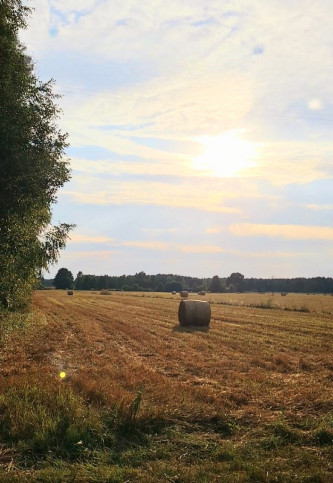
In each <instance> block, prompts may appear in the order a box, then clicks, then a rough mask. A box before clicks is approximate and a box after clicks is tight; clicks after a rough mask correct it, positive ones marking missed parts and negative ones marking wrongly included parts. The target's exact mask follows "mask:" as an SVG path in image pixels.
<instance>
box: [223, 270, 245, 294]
mask: <svg viewBox="0 0 333 483" xmlns="http://www.w3.org/2000/svg"><path fill="white" fill-rule="evenodd" d="M243 282H244V275H242V274H241V273H239V272H234V273H232V274H231V275H230V277H228V278H227V285H228V287H229V288H230V287H232V290H231V291H232V292H243V285H244V284H243Z"/></svg>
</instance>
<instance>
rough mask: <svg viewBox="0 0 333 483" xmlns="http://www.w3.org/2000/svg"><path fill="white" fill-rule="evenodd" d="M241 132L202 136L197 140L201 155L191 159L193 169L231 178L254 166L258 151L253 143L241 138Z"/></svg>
mask: <svg viewBox="0 0 333 483" xmlns="http://www.w3.org/2000/svg"><path fill="white" fill-rule="evenodd" d="M242 132H243V131H242V130H234V131H226V132H224V133H222V134H219V135H218V136H202V137H200V138H197V140H198V141H199V142H200V143H201V144H202V145H203V146H204V151H203V153H202V154H201V155H200V156H198V157H197V158H194V159H193V165H194V168H195V169H198V170H202V171H205V172H206V173H207V174H209V175H212V174H213V175H215V176H219V177H223V178H233V177H237V176H241V175H242V174H245V170H247V169H249V168H253V167H254V166H256V162H255V160H256V158H257V156H258V150H257V146H256V144H255V143H252V142H250V141H247V140H245V139H243V138H242V137H241V133H242Z"/></svg>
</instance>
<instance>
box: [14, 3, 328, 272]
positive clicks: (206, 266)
mask: <svg viewBox="0 0 333 483" xmlns="http://www.w3.org/2000/svg"><path fill="white" fill-rule="evenodd" d="M28 4H29V5H30V6H32V7H34V12H33V14H32V16H31V17H30V19H29V26H28V29H27V30H26V31H24V32H22V34H21V39H22V42H23V43H24V44H25V45H26V46H27V48H28V52H29V54H30V55H31V56H32V57H33V60H34V62H35V65H36V73H37V75H38V77H39V78H40V79H41V80H48V79H50V78H54V79H55V88H54V90H55V91H56V92H57V93H59V94H61V95H62V98H61V99H60V100H59V105H60V106H61V108H62V110H63V113H62V116H61V118H60V119H59V120H58V125H59V126H60V128H61V129H62V130H63V131H65V132H67V133H68V141H69V143H70V147H69V148H68V150H67V155H68V158H70V163H71V168H72V179H71V181H70V182H68V183H66V184H65V185H64V186H63V188H62V189H61V190H60V191H59V193H58V203H57V204H56V205H54V206H53V222H54V223H55V224H57V223H58V222H64V223H75V224H76V225H77V226H76V228H75V230H74V231H73V232H72V233H71V239H70V240H69V242H68V244H67V247H66V249H65V251H63V252H62V253H61V257H60V259H59V262H58V263H57V264H56V265H54V266H53V267H51V268H50V272H49V273H48V274H45V277H46V278H52V277H53V276H54V275H55V274H56V273H57V271H58V270H59V268H62V267H65V268H68V269H69V270H71V271H72V273H73V275H74V277H75V276H76V274H77V272H78V271H82V272H83V273H84V274H95V275H103V274H108V275H122V274H135V273H137V272H140V271H144V272H146V273H147V274H156V273H169V274H171V273H173V274H180V275H189V276H195V277H212V276H213V275H216V274H217V275H219V276H220V277H227V276H229V275H230V274H231V273H232V272H241V273H242V274H243V275H244V276H245V277H246V278H250V277H258V278H259V277H262V278H272V277H276V278H279V277H285V278H291V277H313V276H325V277H328V276H332V275H333V273H332V261H333V243H332V242H333V225H332V221H333V216H332V215H333V199H332V194H333V137H332V131H333V33H332V20H331V19H332V18H333V2H332V1H331V0H321V1H320V2H318V1H315V0H302V2H300V1H299V0H270V1H269V2H267V0H247V1H246V0H242V1H241V0H232V1H231V0H229V1H228V0H224V1H223V2H222V1H221V0H168V1H167V2H166V1H165V0H141V1H138V0H121V1H119V0H80V1H78V0H36V1H31V2H28Z"/></svg>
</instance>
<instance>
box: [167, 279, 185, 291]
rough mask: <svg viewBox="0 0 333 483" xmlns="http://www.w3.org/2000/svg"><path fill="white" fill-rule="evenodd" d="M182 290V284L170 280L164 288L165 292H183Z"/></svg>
mask: <svg viewBox="0 0 333 483" xmlns="http://www.w3.org/2000/svg"><path fill="white" fill-rule="evenodd" d="M182 290H183V286H182V284H181V283H180V282H176V280H168V281H167V283H166V284H165V287H164V291H165V292H181V291H182Z"/></svg>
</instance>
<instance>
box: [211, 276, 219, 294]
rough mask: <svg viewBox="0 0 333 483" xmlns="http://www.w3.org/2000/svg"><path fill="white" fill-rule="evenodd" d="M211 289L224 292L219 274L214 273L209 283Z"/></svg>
mask: <svg viewBox="0 0 333 483" xmlns="http://www.w3.org/2000/svg"><path fill="white" fill-rule="evenodd" d="M209 291H210V292H214V293H216V292H217V293H219V292H222V283H221V280H220V278H219V276H218V275H214V277H213V278H212V281H211V282H210V285H209Z"/></svg>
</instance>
